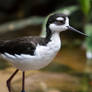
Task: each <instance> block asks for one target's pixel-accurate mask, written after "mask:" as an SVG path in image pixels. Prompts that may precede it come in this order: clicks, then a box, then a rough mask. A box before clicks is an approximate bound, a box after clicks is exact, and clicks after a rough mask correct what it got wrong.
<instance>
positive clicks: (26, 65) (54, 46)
mask: <svg viewBox="0 0 92 92" xmlns="http://www.w3.org/2000/svg"><path fill="white" fill-rule="evenodd" d="M56 40H57V41H56ZM56 40H52V41H51V42H49V43H48V44H47V46H40V45H37V48H36V50H35V55H34V56H31V55H27V54H21V55H17V54H15V55H10V54H8V53H4V54H1V55H2V56H3V57H4V58H5V59H7V60H8V61H10V62H11V63H12V64H13V65H14V66H15V67H16V68H18V69H20V70H23V71H25V70H38V69H40V68H43V67H45V66H47V65H48V64H49V63H50V62H51V61H52V59H53V58H54V57H55V56H56V54H57V52H58V51H59V49H60V46H61V43H60V40H59V39H56Z"/></svg>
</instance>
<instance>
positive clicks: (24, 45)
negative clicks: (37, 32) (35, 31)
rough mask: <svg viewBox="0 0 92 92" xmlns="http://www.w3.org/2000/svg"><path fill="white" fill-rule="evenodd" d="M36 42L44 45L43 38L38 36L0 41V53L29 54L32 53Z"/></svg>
mask: <svg viewBox="0 0 92 92" xmlns="http://www.w3.org/2000/svg"><path fill="white" fill-rule="evenodd" d="M37 44H39V45H46V42H45V38H40V37H24V38H17V39H15V40H8V41H1V42H0V53H2V54H3V53H5V52H6V53H9V54H12V55H14V54H18V55H20V54H30V55H34V52H35V49H36V46H37Z"/></svg>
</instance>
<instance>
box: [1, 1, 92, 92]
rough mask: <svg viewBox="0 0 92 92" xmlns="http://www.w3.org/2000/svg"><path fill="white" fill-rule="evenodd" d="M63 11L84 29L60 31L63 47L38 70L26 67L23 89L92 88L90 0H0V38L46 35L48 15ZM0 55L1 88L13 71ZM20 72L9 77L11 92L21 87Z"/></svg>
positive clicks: (75, 91) (69, 91)
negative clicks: (82, 33)
mask: <svg viewBox="0 0 92 92" xmlns="http://www.w3.org/2000/svg"><path fill="white" fill-rule="evenodd" d="M55 12H56V13H64V14H67V15H68V16H69V18H70V25H72V26H73V27H75V28H76V29H78V30H80V31H82V32H85V33H86V34H87V35H88V37H87V38H85V37H84V36H82V35H79V34H77V33H74V32H71V31H66V32H62V33H61V36H60V37H61V40H62V48H61V50H60V52H59V53H58V54H57V56H56V57H55V59H54V60H53V62H52V63H51V64H49V65H48V66H47V67H46V68H44V69H41V70H40V71H27V73H26V92H30V91H31V92H92V0H0V39H3V40H5V39H15V38H17V37H22V36H35V35H39V36H45V23H46V20H47V15H49V14H51V13H55ZM14 70H15V68H13V67H12V65H11V64H9V63H8V62H7V61H5V60H4V59H2V58H0V89H1V90H2V92H8V90H7V88H6V84H5V81H6V80H7V79H8V78H9V76H10V75H11V74H12V73H13V72H14ZM21 77H22V75H21V72H19V73H18V75H17V76H16V77H15V79H14V80H13V81H12V92H20V91H21Z"/></svg>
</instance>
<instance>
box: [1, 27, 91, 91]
mask: <svg viewBox="0 0 92 92" xmlns="http://www.w3.org/2000/svg"><path fill="white" fill-rule="evenodd" d="M36 29H37V28H35V30H36ZM17 33H18V32H17ZM10 34H12V33H10ZM31 34H32V32H31ZM33 34H34V32H33ZM36 34H39V31H38V32H37V33H36ZM14 35H15V36H16V34H14ZM17 35H18V34H17ZM23 35H24V34H23ZM28 35H29V34H28ZM7 37H8V38H9V36H7ZM12 37H14V36H12ZM1 38H3V36H2V37H1ZM85 53H86V51H85V50H84V49H83V48H82V46H81V45H71V44H66V45H63V46H62V48H61V50H60V52H59V53H58V54H57V56H56V57H55V59H54V60H53V62H52V63H51V64H49V65H48V66H47V67H46V68H44V69H41V70H40V71H39V72H38V71H37V72H35V71H29V73H28V74H27V75H26V90H27V92H30V90H31V91H32V92H44V91H46V92H49V91H50V92H92V74H91V72H92V60H87V59H86V56H85ZM11 67H12V66H11V65H10V64H9V63H8V62H6V61H4V60H3V59H0V77H1V78H2V76H4V77H3V78H2V80H1V83H2V85H1V86H0V88H1V89H2V90H3V92H8V91H7V88H6V85H5V81H6V80H7V79H8V77H9V76H10V75H11V74H12V72H13V71H14V69H13V68H11ZM20 75H21V74H20V73H19V74H18V75H17V78H15V80H14V81H13V83H12V84H13V85H12V90H13V92H20V90H21V86H20V85H21V76H20ZM1 78H0V79H1ZM3 83H4V84H3ZM16 88H17V89H16Z"/></svg>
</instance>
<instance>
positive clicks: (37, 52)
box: [0, 13, 87, 92]
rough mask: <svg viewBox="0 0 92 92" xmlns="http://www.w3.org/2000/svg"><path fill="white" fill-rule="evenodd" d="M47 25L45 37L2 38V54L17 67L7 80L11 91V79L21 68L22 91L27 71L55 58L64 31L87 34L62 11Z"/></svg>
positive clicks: (23, 90) (22, 91)
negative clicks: (79, 29)
mask: <svg viewBox="0 0 92 92" xmlns="http://www.w3.org/2000/svg"><path fill="white" fill-rule="evenodd" d="M45 27H46V36H45V37H40V36H25V37H20V38H16V39H13V40H0V56H1V57H2V58H4V59H6V60H8V61H9V62H10V63H11V64H12V65H13V66H14V67H16V70H15V72H14V73H13V74H12V75H11V76H10V78H9V79H8V80H7V82H6V84H7V88H8V91H9V92H11V81H12V79H13V78H14V76H15V75H16V74H17V73H18V71H19V70H20V71H22V90H21V92H25V71H27V70H39V69H41V68H44V67H46V66H47V65H48V64H49V63H50V62H51V61H52V60H53V58H54V57H55V56H56V54H57V53H58V51H59V50H60V48H61V40H60V33H61V32H62V31H66V30H71V31H75V32H78V33H80V34H82V35H84V36H87V35H86V34H85V33H83V32H80V31H78V30H77V29H75V28H73V27H72V26H70V25H69V17H68V16H67V15H65V14H62V13H54V14H51V15H49V17H48V20H47V22H46V25H45Z"/></svg>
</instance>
